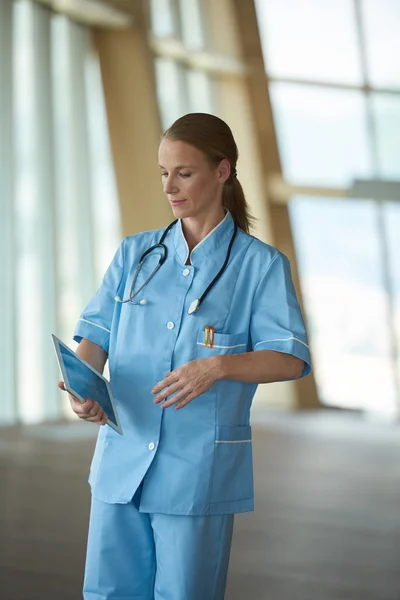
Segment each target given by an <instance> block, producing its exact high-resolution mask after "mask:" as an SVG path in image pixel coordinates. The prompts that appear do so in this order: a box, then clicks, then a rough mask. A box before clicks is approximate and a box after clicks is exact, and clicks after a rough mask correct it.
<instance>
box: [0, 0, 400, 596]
mask: <svg viewBox="0 0 400 600" xmlns="http://www.w3.org/2000/svg"><path fill="white" fill-rule="evenodd" d="M399 30H400V2H399V0H101V1H100V0H52V1H51V0H40V1H39V0H36V1H35V0H1V1H0V275H1V279H0V291H1V293H0V315H1V324H0V328H1V329H0V334H1V335H0V382H1V394H0V475H1V482H2V483H0V509H1V510H0V525H1V527H0V597H1V599H2V600H19V598H21V599H22V598H23V599H24V600H25V599H26V600H28V599H31V598H41V599H45V600H46V599H47V598H49V599H50V598H57V599H58V600H63V599H64V598H65V599H68V598H71V599H75V598H79V597H80V585H81V576H82V569H83V559H84V544H85V536H86V521H87V511H88V498H89V491H88V489H87V488H86V486H85V485H84V480H85V478H86V473H87V470H88V465H89V461H90V455H91V451H92V448H93V445H94V437H95V435H96V427H94V426H93V427H90V426H89V427H88V426H86V424H83V423H80V422H77V421H76V419H75V418H74V417H73V416H72V415H71V411H70V410H69V405H67V402H66V399H65V397H64V396H63V395H62V394H61V392H59V391H58V389H57V387H56V382H57V381H58V379H59V375H58V368H57V365H56V361H55V356H54V351H53V348H52V344H51V338H50V334H51V333H56V334H57V335H58V336H59V337H61V338H62V339H63V340H64V341H65V342H66V343H68V344H69V345H71V346H73V347H74V344H73V343H72V341H71V338H72V334H73V330H74V327H75V323H76V321H77V319H78V317H79V314H80V311H81V310H82V308H83V306H84V305H85V303H86V302H87V301H88V300H89V298H90V297H91V295H92V294H93V292H94V291H95V290H96V288H97V287H98V285H99V284H100V282H101V279H102V276H103V274H104V271H105V269H106V268H107V265H108V264H109V262H110V260H111V258H112V256H113V254H114V252H115V250H116V248H117V246H118V244H119V242H120V241H121V239H122V237H123V236H125V235H130V234H133V233H136V232H138V231H143V230H145V229H153V228H157V227H162V226H165V225H166V224H168V223H169V222H170V221H171V220H172V214H171V212H170V209H169V206H168V203H167V202H166V200H165V199H164V197H163V193H162V190H161V182H160V178H159V169H158V165H157V148H158V144H159V139H160V135H161V133H162V131H163V130H164V129H165V128H167V127H168V126H169V125H170V124H171V123H172V122H173V121H174V120H175V119H176V118H177V117H179V116H180V115H182V114H185V113H187V112H208V113H213V114H215V115H218V116H219V117H221V118H223V119H224V120H226V121H227V122H228V124H229V125H230V126H231V128H232V131H233V133H234V136H235V139H236V142H237V144H238V147H239V153H240V158H239V163H238V177H239V179H240V181H241V183H242V185H243V187H244V190H245V192H246V196H247V200H248V202H249V204H250V208H251V211H252V213H253V215H254V216H256V217H257V219H258V221H257V226H256V228H255V229H254V231H253V233H254V234H255V235H256V236H257V237H259V238H260V239H262V240H263V241H265V242H267V243H270V244H273V245H275V246H276V247H278V248H279V249H280V250H282V251H283V252H284V253H285V254H286V255H287V256H288V257H289V259H290V261H291V265H292V271H293V277H294V281H295V284H296V288H297V293H298V297H299V300H300V302H301V305H302V308H303V313H304V316H305V319H306V322H307V327H308V332H309V337H310V343H311V351H312V357H313V365H314V372H313V375H312V376H310V377H308V378H307V379H306V380H304V381H300V382H290V383H284V384H269V385H263V386H260V387H259V390H258V392H257V395H256V398H255V401H254V409H253V426H254V431H255V441H256V443H255V444H254V450H255V465H256V506H257V510H258V511H259V512H256V513H254V515H251V516H248V517H244V518H239V519H238V523H237V530H236V531H237V532H236V534H235V536H236V537H235V539H236V542H235V544H236V545H234V549H233V555H232V561H231V562H232V567H231V572H230V580H229V582H230V583H229V585H228V596H227V597H228V599H230V600H237V599H239V598H240V599H242V598H246V599H247V598H248V599H249V600H252V599H256V600H260V599H264V598H265V599H267V598H268V599H269V598H271V599H272V600H281V599H282V600H297V599H298V598H299V599H300V598H304V599H307V600H311V598H318V599H319V600H322V599H323V600H329V599H331V598H332V600H346V599H353V598H357V599H358V598H360V599H361V598H362V599H363V600H368V599H369V598H371V600H372V599H374V600H380V599H382V600H391V599H392V598H393V600H398V599H399V597H400V574H399V573H400V560H399V558H398V557H399V555H400V541H399V540H400V538H399V534H400V524H399V521H398V518H397V506H398V502H399V501H400V489H399V483H398V482H399V479H398V477H399V475H400V469H399V467H398V466H397V461H396V458H397V456H398V451H399V449H400V448H399V441H398V432H399V430H398V418H399V407H400V202H399V201H400V158H399V157H400V60H399V57H400V35H399ZM71 503H74V505H75V506H76V509H74V510H77V511H78V512H79V514H80V517H79V519H78V520H76V518H75V517H76V515H75V514H74V517H72V515H71V514H69V512H68V510H67V508H66V507H67V506H70V505H71ZM332 515H334V517H332ZM343 524H346V527H344V526H343ZM338 531H340V535H339V534H338ZM67 532H68V535H67ZM260 532H263V533H262V534H261V533H260ZM332 536H333V537H332ZM243 548H246V556H247V559H246V560H244V559H243ZM367 548H369V549H371V548H372V550H370V551H371V552H372V554H368V553H365V552H367ZM65 556H68V563H67V566H66V565H65V563H64V562H63V560H64V559H63V557H65ZM306 557H308V558H306ZM35 560H36V562H35ZM321 560H322V565H321ZM20 575H21V577H20ZM22 575H23V577H22ZM2 582H3V586H4V587H3V590H6V591H3V592H1V589H2ZM24 582H25V583H24ZM188 600H190V599H188ZM205 600H208V599H205ZM210 600H211V599H210Z"/></svg>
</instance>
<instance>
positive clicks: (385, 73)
mask: <svg viewBox="0 0 400 600" xmlns="http://www.w3.org/2000/svg"><path fill="white" fill-rule="evenodd" d="M361 8H362V17H363V25H364V30H365V41H366V53H367V58H368V76H369V80H370V82H371V84H372V85H373V86H376V87H381V88H389V87H390V88H395V89H397V90H398V89H399V88H400V69H399V61H398V60H397V57H398V56H400V36H399V27H400V2H399V1H398V0H361Z"/></svg>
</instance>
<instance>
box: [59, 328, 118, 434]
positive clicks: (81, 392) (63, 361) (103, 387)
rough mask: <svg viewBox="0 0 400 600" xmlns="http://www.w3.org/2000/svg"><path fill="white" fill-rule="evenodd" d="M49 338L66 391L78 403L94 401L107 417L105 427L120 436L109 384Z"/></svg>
mask: <svg viewBox="0 0 400 600" xmlns="http://www.w3.org/2000/svg"><path fill="white" fill-rule="evenodd" d="M51 337H52V338H53V343H54V348H55V351H56V356H57V360H58V364H59V366H60V370H61V374H62V377H63V380H64V385H65V387H66V389H67V391H68V392H69V393H70V394H71V395H72V396H74V397H75V398H76V399H77V400H80V402H85V400H86V398H90V399H91V400H96V402H98V403H99V404H100V406H101V408H102V409H103V410H104V412H105V413H106V415H107V416H108V420H107V425H109V426H110V427H112V428H113V429H114V430H115V431H116V432H117V433H120V434H121V435H122V427H121V423H120V421H119V418H118V413H117V409H116V406H115V401H114V398H113V395H112V391H111V386H110V383H109V382H108V381H107V379H106V378H105V377H103V375H100V373H99V372H98V371H96V369H94V368H93V367H91V366H90V365H89V364H88V363H87V362H86V361H85V360H83V358H81V357H80V356H78V355H77V354H76V352H74V351H73V350H71V348H68V346H67V345H66V344H64V342H62V341H61V340H60V339H59V338H58V337H57V336H55V335H54V334H52V336H51Z"/></svg>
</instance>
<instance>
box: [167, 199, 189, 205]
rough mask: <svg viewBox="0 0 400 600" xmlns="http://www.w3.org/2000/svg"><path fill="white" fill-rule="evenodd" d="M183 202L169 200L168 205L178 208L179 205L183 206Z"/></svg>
mask: <svg viewBox="0 0 400 600" xmlns="http://www.w3.org/2000/svg"><path fill="white" fill-rule="evenodd" d="M184 202H185V200H170V204H171V205H172V206H179V205H180V204H183V203H184Z"/></svg>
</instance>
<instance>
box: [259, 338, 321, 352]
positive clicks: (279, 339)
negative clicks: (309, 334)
mask: <svg viewBox="0 0 400 600" xmlns="http://www.w3.org/2000/svg"><path fill="white" fill-rule="evenodd" d="M289 340H295V341H296V342H299V343H300V344H303V346H305V347H306V348H308V349H309V346H307V344H306V343H304V342H302V341H301V340H299V338H295V337H288V338H278V339H275V340H262V342H257V344H256V345H255V346H254V348H255V347H256V346H259V345H260V344H265V343H269V342H288V341H289Z"/></svg>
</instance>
